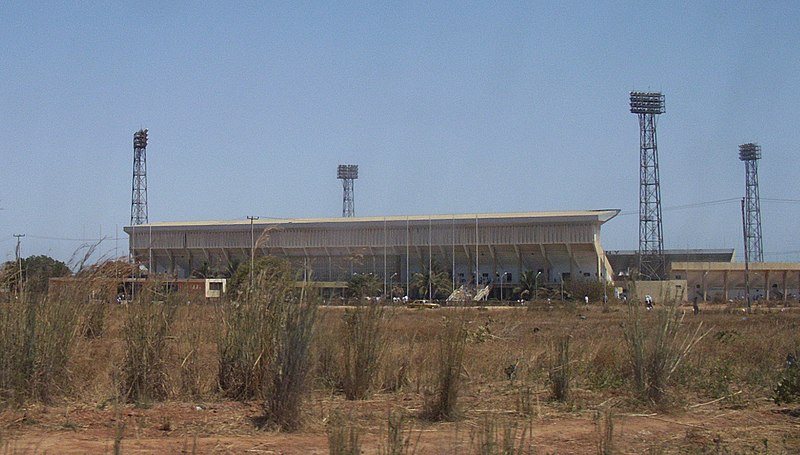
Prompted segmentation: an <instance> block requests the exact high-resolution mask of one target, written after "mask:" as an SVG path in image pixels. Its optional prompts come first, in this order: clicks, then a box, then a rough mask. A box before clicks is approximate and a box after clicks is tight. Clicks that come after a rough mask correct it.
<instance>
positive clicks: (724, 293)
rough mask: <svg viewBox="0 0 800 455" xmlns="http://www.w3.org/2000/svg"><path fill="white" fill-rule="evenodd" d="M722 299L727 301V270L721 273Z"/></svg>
mask: <svg viewBox="0 0 800 455" xmlns="http://www.w3.org/2000/svg"><path fill="white" fill-rule="evenodd" d="M722 299H723V300H725V301H726V302H727V301H728V271H727V270H726V271H725V272H723V274H722Z"/></svg>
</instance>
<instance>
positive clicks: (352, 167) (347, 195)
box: [336, 164, 358, 217]
mask: <svg viewBox="0 0 800 455" xmlns="http://www.w3.org/2000/svg"><path fill="white" fill-rule="evenodd" d="M336 178H338V179H340V180H341V181H342V187H343V188H344V196H343V198H342V216H343V217H349V216H355V209H354V208H353V181H354V180H355V179H357V178H358V165H357V164H340V165H339V168H338V169H337V172H336Z"/></svg>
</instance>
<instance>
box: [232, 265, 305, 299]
mask: <svg viewBox="0 0 800 455" xmlns="http://www.w3.org/2000/svg"><path fill="white" fill-rule="evenodd" d="M262 274H264V275H265V277H264V278H265V279H266V280H268V281H275V280H277V281H280V282H293V281H294V274H293V272H292V267H291V264H289V261H287V260H286V259H281V258H278V257H275V256H263V257H260V258H256V259H255V260H254V261H253V276H252V282H253V283H254V285H258V283H259V282H260V280H259V276H260V275H262ZM250 278H251V277H250V261H245V262H242V263H241V264H239V266H238V267H237V268H236V271H235V272H233V274H232V275H231V277H230V280H229V281H228V289H229V291H228V292H229V293H230V294H231V295H234V296H235V295H237V294H238V293H240V292H244V291H245V290H247V289H248V287H249V286H250V282H251V281H250Z"/></svg>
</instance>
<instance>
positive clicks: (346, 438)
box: [327, 414, 361, 455]
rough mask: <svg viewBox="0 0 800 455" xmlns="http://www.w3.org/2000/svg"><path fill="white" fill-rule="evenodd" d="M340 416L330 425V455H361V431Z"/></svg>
mask: <svg viewBox="0 0 800 455" xmlns="http://www.w3.org/2000/svg"><path fill="white" fill-rule="evenodd" d="M348 421H349V419H345V418H343V417H342V416H340V415H338V414H334V415H333V416H332V417H331V420H330V423H328V429H327V432H328V453H329V454H330V455H360V454H361V431H360V430H359V429H358V427H356V426H355V425H350V424H348V423H347V422H348Z"/></svg>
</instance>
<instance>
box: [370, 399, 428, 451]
mask: <svg viewBox="0 0 800 455" xmlns="http://www.w3.org/2000/svg"><path fill="white" fill-rule="evenodd" d="M413 433H414V428H413V425H411V424H409V423H408V420H407V419H406V416H405V415H404V414H403V413H402V412H392V410H391V409H390V410H389V415H388V417H387V419H386V446H383V445H382V446H381V447H380V448H379V450H378V453H379V454H380V455H409V454H411V455H413V454H415V453H417V445H418V443H419V438H420V436H421V435H422V433H421V432H418V433H417V438H416V440H415V441H413V443H412V437H413Z"/></svg>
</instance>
